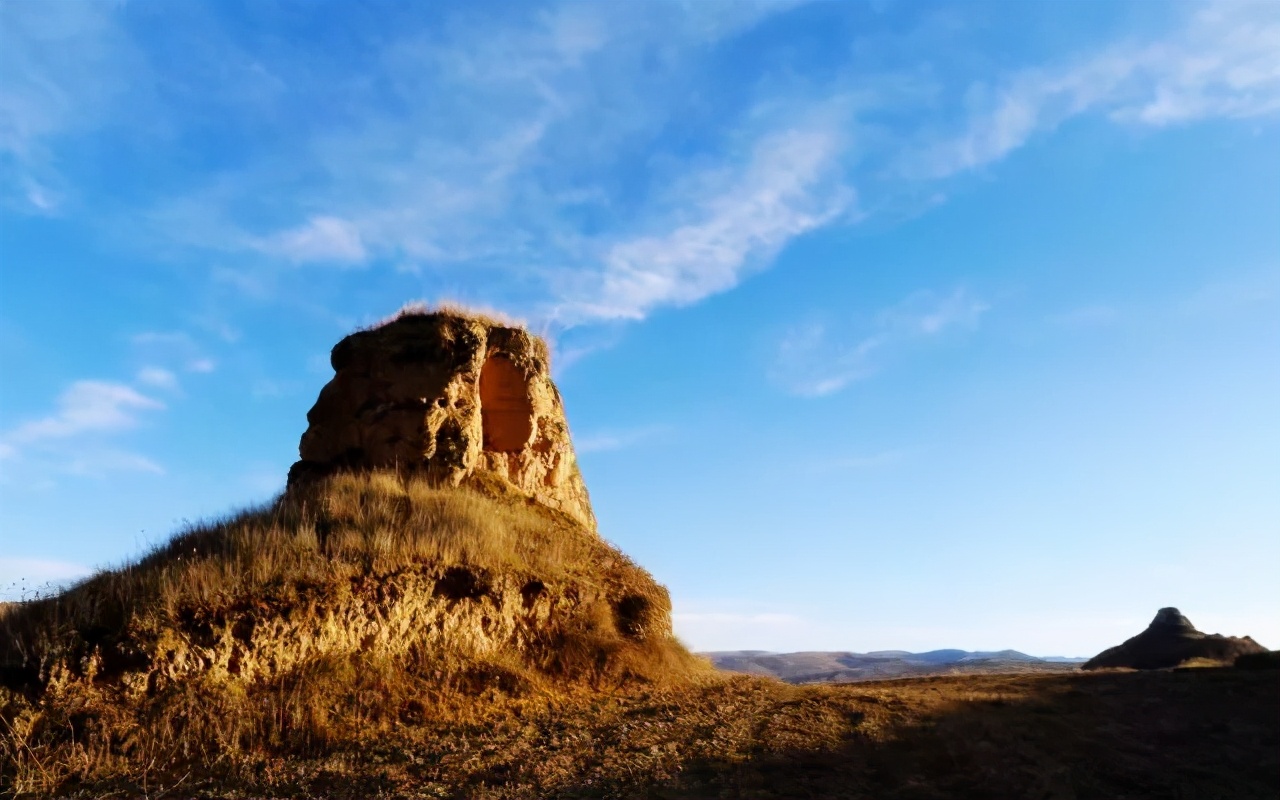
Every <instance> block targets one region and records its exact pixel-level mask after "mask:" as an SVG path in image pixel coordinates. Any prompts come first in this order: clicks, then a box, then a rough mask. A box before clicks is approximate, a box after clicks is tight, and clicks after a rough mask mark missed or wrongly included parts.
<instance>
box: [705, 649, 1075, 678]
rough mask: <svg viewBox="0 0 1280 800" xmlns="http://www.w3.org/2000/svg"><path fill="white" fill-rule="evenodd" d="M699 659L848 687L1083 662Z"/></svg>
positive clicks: (859, 656)
mask: <svg viewBox="0 0 1280 800" xmlns="http://www.w3.org/2000/svg"><path fill="white" fill-rule="evenodd" d="M701 655H703V656H706V657H707V658H709V659H711V663H713V664H715V665H716V667H717V668H719V669H723V670H727V671H730V672H745V673H748V674H751V675H768V676H771V677H774V678H778V679H779V680H783V681H786V682H787V683H850V682H853V681H876V680H887V679H890V678H908V677H917V676H925V675H964V674H995V673H1009V672H1067V671H1070V670H1073V669H1076V668H1077V667H1078V666H1079V665H1080V664H1082V663H1084V662H1085V661H1086V660H1087V659H1084V658H1065V657H1063V656H1049V657H1046V658H1038V657H1036V656H1029V655H1027V654H1026V653H1020V652H1018V651H1017V650H996V651H976V652H975V651H969V650H930V651H929V652H927V653H909V652H907V651H906V650H877V651H875V652H872V653H841V652H837V653H827V652H808V653H771V652H768V651H765V650H729V651H720V652H713V653H702V654H701Z"/></svg>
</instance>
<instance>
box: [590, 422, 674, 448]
mask: <svg viewBox="0 0 1280 800" xmlns="http://www.w3.org/2000/svg"><path fill="white" fill-rule="evenodd" d="M671 430H672V429H671V426H669V425H646V426H642V427H638V428H625V429H620V430H611V431H596V432H588V433H586V434H584V435H582V436H577V437H574V441H573V449H574V450H576V451H577V452H579V453H605V452H611V451H615V450H626V449H628V448H631V447H635V446H636V445H640V444H643V443H645V442H649V441H652V440H653V439H656V438H658V437H661V436H664V435H666V434H668V433H670V432H671Z"/></svg>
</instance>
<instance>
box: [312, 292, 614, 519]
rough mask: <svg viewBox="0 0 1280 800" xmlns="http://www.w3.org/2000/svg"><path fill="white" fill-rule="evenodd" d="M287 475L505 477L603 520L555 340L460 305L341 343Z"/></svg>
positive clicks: (554, 503) (555, 504)
mask: <svg viewBox="0 0 1280 800" xmlns="http://www.w3.org/2000/svg"><path fill="white" fill-rule="evenodd" d="M330 361H331V363H332V364H333V369H334V371H335V373H336V374H335V375H334V377H333V380H331V381H329V383H328V384H327V385H326V386H325V387H324V388H323V389H322V390H321V391H320V397H319V399H317V400H316V404H315V406H314V407H312V409H311V411H310V412H308V413H307V422H308V423H309V426H308V428H307V430H306V432H305V433H304V434H303V435H302V441H301V443H300V444H299V446H298V452H299V456H300V459H301V460H299V461H298V462H297V463H296V464H294V465H293V468H292V469H291V470H290V471H289V484H290V486H294V485H296V484H297V483H299V482H305V481H307V480H309V479H313V478H316V477H320V476H324V475H327V474H330V473H332V472H334V471H336V470H339V469H379V468H395V469H399V470H410V471H419V472H423V473H425V474H428V475H430V476H431V477H433V478H435V479H437V480H439V481H441V482H442V483H445V484H448V485H453V486H457V485H459V484H461V483H462V482H464V481H466V480H468V479H469V478H473V477H475V478H480V477H485V476H488V477H491V478H492V477H496V478H498V479H500V480H501V481H503V482H504V483H506V484H508V485H509V486H512V487H514V488H516V489H518V490H519V491H521V492H523V493H524V494H526V495H528V496H530V497H532V498H534V499H536V500H537V501H539V502H541V503H543V504H544V505H547V506H550V507H551V508H555V509H558V510H560V511H563V512H565V513H567V514H569V515H570V516H572V517H574V518H575V519H577V520H578V521H579V522H581V523H583V524H584V525H586V526H587V527H588V528H590V529H592V530H595V516H594V515H593V514H592V511H591V503H590V501H589V499H588V497H587V489H586V486H585V484H584V483H583V481H582V475H581V473H580V472H579V470H578V464H577V460H576V457H575V455H574V452H573V444H572V442H571V441H570V439H569V426H568V423H567V422H566V420H565V415H564V407H563V405H562V403H561V400H560V393H559V391H557V390H556V387H555V384H554V383H552V381H551V375H550V365H549V360H548V355H547V347H546V344H545V343H544V342H543V341H542V340H541V339H539V338H538V337H536V336H533V335H532V334H530V333H528V332H527V331H525V330H522V329H519V328H513V327H507V326H504V325H500V324H496V323H493V322H491V321H488V320H485V319H481V318H476V317H469V316H464V315H461V314H457V313H451V312H436V313H418V314H405V315H402V316H400V317H399V318H397V319H395V320H393V321H391V322H389V323H387V324H385V325H382V326H380V327H377V328H374V329H372V330H367V331H360V332H358V333H353V334H351V335H350V336H348V337H347V338H345V339H343V340H342V341H341V342H339V343H338V344H337V346H335V347H334V348H333V352H332V354H331V357H330Z"/></svg>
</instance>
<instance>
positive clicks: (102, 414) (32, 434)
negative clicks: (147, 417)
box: [5, 380, 164, 445]
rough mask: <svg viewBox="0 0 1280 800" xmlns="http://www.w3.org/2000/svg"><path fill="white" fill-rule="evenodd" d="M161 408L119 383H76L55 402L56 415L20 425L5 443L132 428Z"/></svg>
mask: <svg viewBox="0 0 1280 800" xmlns="http://www.w3.org/2000/svg"><path fill="white" fill-rule="evenodd" d="M163 408H164V404H163V403H161V402H160V401H158V400H154V399H152V398H150V397H147V396H146V395H143V394H140V393H139V392H138V391H137V390H136V389H134V388H132V387H130V386H126V385H125V384H122V383H112V382H109V381H89V380H86V381H76V382H75V383H73V384H71V386H70V387H69V388H68V389H67V390H66V391H65V392H63V393H62V395H61V396H60V397H59V398H58V410H57V411H55V412H54V413H53V414H51V415H49V416H47V417H44V418H42V419H37V420H32V421H31V422H26V423H23V424H22V425H19V426H18V427H16V428H14V429H13V430H11V431H10V432H9V433H8V435H6V436H5V439H6V440H7V442H8V443H9V444H11V445H14V444H27V443H31V442H38V441H42V440H47V439H65V438H68V437H71V436H76V435H78V434H82V433H94V432H109V431H118V430H123V429H126V428H132V427H133V426H135V425H136V424H137V423H138V416H139V414H141V413H142V412H145V411H158V410H160V409H163Z"/></svg>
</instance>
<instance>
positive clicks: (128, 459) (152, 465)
mask: <svg viewBox="0 0 1280 800" xmlns="http://www.w3.org/2000/svg"><path fill="white" fill-rule="evenodd" d="M61 471H63V472H66V473H67V474H70V475H79V476H82V477H90V478H106V477H110V476H112V475H115V474H117V473H120V472H144V473H148V474H150V475H163V474H165V469H164V467H162V466H160V465H159V464H157V463H156V462H155V461H152V460H151V459H149V458H147V457H146V456H144V455H140V454H138V453H130V452H126V451H123V450H91V451H87V452H79V453H76V454H75V455H74V456H72V457H71V459H70V461H69V462H68V463H67V464H66V465H65V466H64V467H62V470H61Z"/></svg>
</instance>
